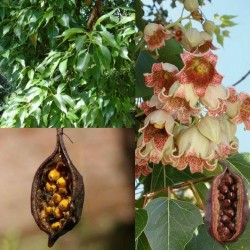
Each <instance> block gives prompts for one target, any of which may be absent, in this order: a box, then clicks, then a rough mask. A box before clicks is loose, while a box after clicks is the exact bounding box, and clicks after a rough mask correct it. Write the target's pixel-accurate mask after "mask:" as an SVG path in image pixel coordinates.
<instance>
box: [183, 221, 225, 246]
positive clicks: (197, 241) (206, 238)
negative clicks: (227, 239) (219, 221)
mask: <svg viewBox="0 0 250 250" xmlns="http://www.w3.org/2000/svg"><path fill="white" fill-rule="evenodd" d="M197 249H199V250H211V249H213V250H224V249H225V248H224V247H223V246H222V245H221V244H220V243H218V242H217V241H216V240H215V239H213V238H212V237H211V236H210V235H209V234H208V232H207V229H206V227H205V225H204V224H202V225H200V226H199V228H198V234H197V235H194V237H193V238H192V240H191V241H190V242H189V243H188V245H187V246H186V248H185V250H197Z"/></svg>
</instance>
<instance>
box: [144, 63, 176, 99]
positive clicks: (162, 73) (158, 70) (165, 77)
mask: <svg viewBox="0 0 250 250" xmlns="http://www.w3.org/2000/svg"><path fill="white" fill-rule="evenodd" d="M178 72H179V70H178V69H177V67H176V66H174V65H173V64H170V63H154V64H153V66H152V73H145V74H144V78H145V84H146V86H147V87H154V93H155V94H156V95H157V94H158V93H159V92H160V91H161V90H162V89H163V88H164V89H165V93H166V94H168V91H169V89H170V87H171V86H172V84H173V83H174V82H175V81H176V80H177V79H176V74H177V73H178Z"/></svg>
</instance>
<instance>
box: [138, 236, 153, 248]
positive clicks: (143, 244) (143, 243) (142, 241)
mask: <svg viewBox="0 0 250 250" xmlns="http://www.w3.org/2000/svg"><path fill="white" fill-rule="evenodd" d="M135 250H151V247H150V245H149V243H148V239H147V237H146V235H145V233H144V232H143V233H142V234H141V235H140V237H139V238H138V239H137V241H136V246H135Z"/></svg>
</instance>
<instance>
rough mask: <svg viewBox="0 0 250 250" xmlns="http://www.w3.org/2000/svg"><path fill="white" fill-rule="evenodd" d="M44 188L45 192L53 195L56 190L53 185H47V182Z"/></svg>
mask: <svg viewBox="0 0 250 250" xmlns="http://www.w3.org/2000/svg"><path fill="white" fill-rule="evenodd" d="M45 188H46V191H47V192H52V193H54V192H55V191H56V189H57V187H56V185H55V184H52V183H49V182H46V184H45Z"/></svg>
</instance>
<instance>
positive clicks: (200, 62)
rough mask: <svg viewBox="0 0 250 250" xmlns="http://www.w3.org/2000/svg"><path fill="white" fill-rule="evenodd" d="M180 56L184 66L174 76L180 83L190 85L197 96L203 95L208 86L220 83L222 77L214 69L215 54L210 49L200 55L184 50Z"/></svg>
mask: <svg viewBox="0 0 250 250" xmlns="http://www.w3.org/2000/svg"><path fill="white" fill-rule="evenodd" d="M181 58H182V60H183V62H184V68H183V69H182V70H181V71H180V72H179V73H178V74H177V75H176V77H177V79H178V81H179V83H180V84H183V85H186V84H189V85H191V86H192V87H193V89H194V92H195V94H196V95H197V96H199V97H203V96H204V95H205V94H206V91H207V88H208V86H217V85H220V84H221V81H222V78H223V77H222V76H221V75H220V74H219V73H218V72H217V70H216V69H215V66H216V63H217V56H216V55H214V54H213V53H212V52H211V51H208V52H207V53H205V54H201V55H194V54H191V53H189V52H184V53H183V54H182V55H181Z"/></svg>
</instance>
